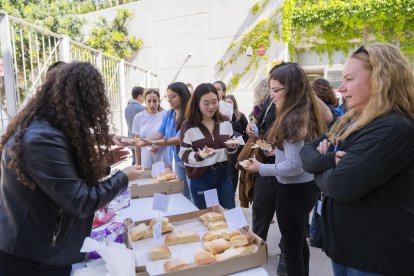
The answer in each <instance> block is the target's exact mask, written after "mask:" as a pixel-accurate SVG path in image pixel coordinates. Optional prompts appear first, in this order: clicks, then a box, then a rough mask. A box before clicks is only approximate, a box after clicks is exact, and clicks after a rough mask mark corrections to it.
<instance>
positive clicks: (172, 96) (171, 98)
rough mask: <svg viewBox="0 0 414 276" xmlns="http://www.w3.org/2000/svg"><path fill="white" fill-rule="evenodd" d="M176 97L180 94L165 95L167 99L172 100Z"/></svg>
mask: <svg viewBox="0 0 414 276" xmlns="http://www.w3.org/2000/svg"><path fill="white" fill-rule="evenodd" d="M176 97H178V95H171V96H168V95H165V97H164V98H165V99H166V100H167V101H172V100H174V99H175V98H176Z"/></svg>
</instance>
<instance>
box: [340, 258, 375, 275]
mask: <svg viewBox="0 0 414 276" xmlns="http://www.w3.org/2000/svg"><path fill="white" fill-rule="evenodd" d="M332 269H333V272H334V275H335V276H381V274H378V273H374V272H365V271H362V270H359V269H356V268H352V267H347V266H344V265H341V264H338V263H335V262H334V261H332Z"/></svg>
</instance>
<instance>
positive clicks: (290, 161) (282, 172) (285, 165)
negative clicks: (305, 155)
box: [259, 140, 314, 184]
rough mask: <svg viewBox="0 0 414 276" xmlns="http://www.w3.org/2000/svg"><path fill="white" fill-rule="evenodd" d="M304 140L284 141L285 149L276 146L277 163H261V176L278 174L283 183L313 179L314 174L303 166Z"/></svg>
mask: <svg viewBox="0 0 414 276" xmlns="http://www.w3.org/2000/svg"><path fill="white" fill-rule="evenodd" d="M303 145H304V141H300V142H296V143H289V142H288V141H286V140H285V141H283V147H284V150H280V149H278V148H276V152H275V164H261V165H260V167H259V174H260V175H261V176H276V178H277V180H278V181H279V182H280V183H282V184H298V183H305V182H309V181H312V180H313V178H314V177H313V174H310V173H307V172H305V171H304V170H303V168H302V160H301V159H300V156H299V154H300V151H301V149H302V147H303Z"/></svg>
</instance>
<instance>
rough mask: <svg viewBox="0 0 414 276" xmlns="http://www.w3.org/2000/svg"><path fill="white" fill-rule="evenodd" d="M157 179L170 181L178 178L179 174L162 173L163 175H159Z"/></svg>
mask: <svg viewBox="0 0 414 276" xmlns="http://www.w3.org/2000/svg"><path fill="white" fill-rule="evenodd" d="M157 179H158V180H165V181H168V180H174V179H177V176H176V175H175V174H173V173H168V174H161V175H159V176H158V177H157Z"/></svg>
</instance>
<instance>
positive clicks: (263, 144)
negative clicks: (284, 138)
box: [256, 139, 272, 151]
mask: <svg viewBox="0 0 414 276" xmlns="http://www.w3.org/2000/svg"><path fill="white" fill-rule="evenodd" d="M256 145H258V146H259V147H260V148H261V149H263V150H267V151H271V150H272V145H271V144H269V143H267V142H266V141H264V140H260V139H259V140H257V141H256Z"/></svg>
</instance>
